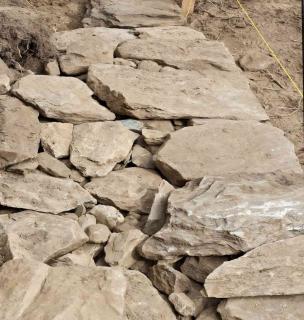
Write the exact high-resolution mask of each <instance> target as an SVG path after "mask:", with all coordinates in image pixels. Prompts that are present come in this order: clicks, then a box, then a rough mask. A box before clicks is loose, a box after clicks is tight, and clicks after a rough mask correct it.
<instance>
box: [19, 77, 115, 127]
mask: <svg viewBox="0 0 304 320" xmlns="http://www.w3.org/2000/svg"><path fill="white" fill-rule="evenodd" d="M13 93H14V94H15V95H16V96H18V97H19V98H21V99H22V100H24V101H25V102H27V103H29V104H31V105H33V106H34V107H35V108H37V109H38V110H39V112H40V113H41V114H42V115H43V116H44V117H46V118H51V119H56V120H59V121H61V122H70V123H75V124H77V123H83V122H89V121H104V120H114V118H115V115H114V114H113V113H112V112H110V111H109V110H108V109H106V108H105V107H103V106H102V105H100V104H99V103H98V102H96V101H95V100H94V99H93V98H92V95H93V92H92V91H91V90H90V89H89V88H88V87H87V85H86V84H85V83H84V82H82V81H81V80H79V79H77V78H71V77H59V76H45V75H29V76H26V77H23V78H21V79H20V80H19V81H18V82H17V83H16V84H15V85H14V88H13Z"/></svg>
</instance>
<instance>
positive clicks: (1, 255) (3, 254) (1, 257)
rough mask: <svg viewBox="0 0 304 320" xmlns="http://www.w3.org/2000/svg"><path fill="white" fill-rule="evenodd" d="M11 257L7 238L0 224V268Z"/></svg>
mask: <svg viewBox="0 0 304 320" xmlns="http://www.w3.org/2000/svg"><path fill="white" fill-rule="evenodd" d="M1 216H2V214H1ZM11 257H12V255H11V252H10V249H9V245H8V236H7V233H6V231H5V229H4V227H3V225H2V223H0V266H2V264H3V263H4V262H6V261H7V260H9V259H11Z"/></svg>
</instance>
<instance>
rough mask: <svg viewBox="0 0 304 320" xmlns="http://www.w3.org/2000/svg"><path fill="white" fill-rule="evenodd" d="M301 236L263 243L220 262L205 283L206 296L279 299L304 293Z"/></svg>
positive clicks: (303, 255) (302, 241)
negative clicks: (234, 257) (273, 297)
mask: <svg viewBox="0 0 304 320" xmlns="http://www.w3.org/2000/svg"><path fill="white" fill-rule="evenodd" d="M303 274H304V236H303V235H301V236H298V237H295V238H291V239H286V240H280V241H277V242H273V243H267V244H264V245H262V246H260V247H258V248H255V249H254V250H252V251H250V252H248V253H246V254H245V255H244V256H242V257H240V258H238V259H235V260H232V261H229V262H224V264H222V265H221V266H220V267H218V268H217V269H215V271H213V272H212V273H211V274H210V275H209V276H208V277H207V279H206V281H205V289H206V292H207V294H208V296H209V297H217V298H231V297H252V296H281V295H295V294H303V293H304V278H303Z"/></svg>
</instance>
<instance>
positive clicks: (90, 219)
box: [78, 214, 96, 231]
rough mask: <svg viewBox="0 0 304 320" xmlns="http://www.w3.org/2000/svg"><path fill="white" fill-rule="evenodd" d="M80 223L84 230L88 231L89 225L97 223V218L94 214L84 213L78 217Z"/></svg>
mask: <svg viewBox="0 0 304 320" xmlns="http://www.w3.org/2000/svg"><path fill="white" fill-rule="evenodd" d="M78 223H79V225H80V227H81V229H82V230H83V231H87V229H88V228H89V227H91V226H95V225H96V218H95V216H93V215H92V214H84V215H82V216H80V217H79V218H78Z"/></svg>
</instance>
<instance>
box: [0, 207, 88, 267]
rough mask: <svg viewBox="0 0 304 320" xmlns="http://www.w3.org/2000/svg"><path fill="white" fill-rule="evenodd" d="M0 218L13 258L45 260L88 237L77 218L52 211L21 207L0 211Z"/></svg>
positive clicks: (76, 246)
mask: <svg viewBox="0 0 304 320" xmlns="http://www.w3.org/2000/svg"><path fill="white" fill-rule="evenodd" d="M0 221H1V222H2V224H3V225H4V228H5V231H6V233H7V237H8V245H9V248H10V252H11V254H12V258H13V259H18V258H25V259H33V260H37V261H41V262H48V261H50V260H51V259H54V258H56V257H59V256H62V255H64V254H66V253H68V252H71V251H73V250H75V249H77V248H78V247H80V246H82V245H83V244H84V243H85V242H87V241H88V237H87V236H86V234H85V233H84V232H83V231H82V230H81V228H80V227H79V225H78V223H77V222H76V221H73V220H71V219H66V218H64V217H60V216H55V215H52V214H46V213H40V212H35V211H22V212H17V213H14V214H10V215H1V216H0Z"/></svg>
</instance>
